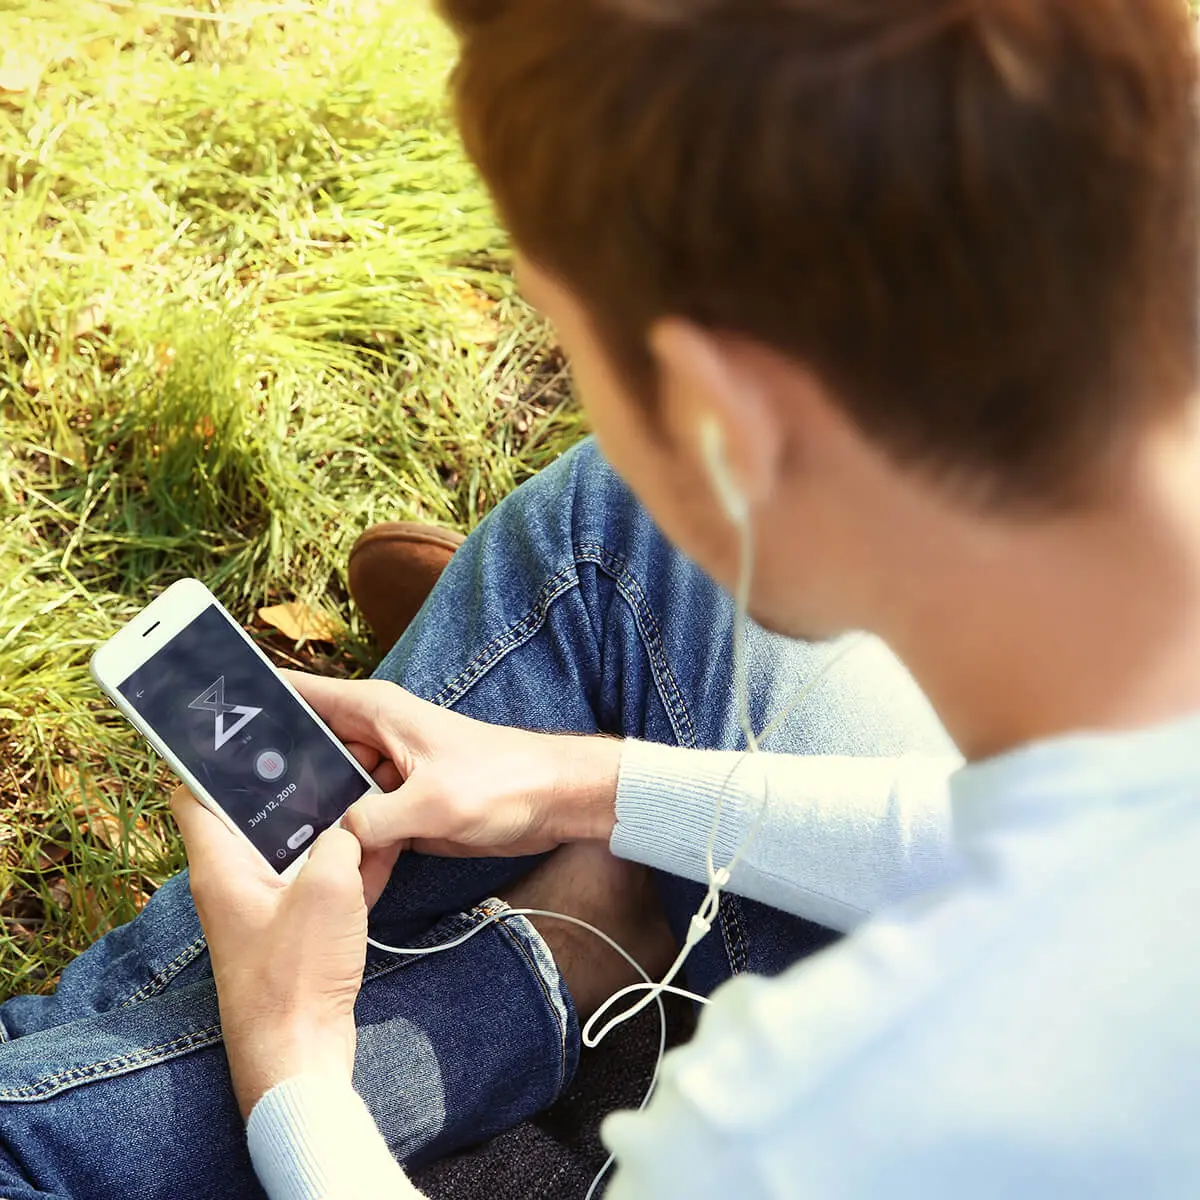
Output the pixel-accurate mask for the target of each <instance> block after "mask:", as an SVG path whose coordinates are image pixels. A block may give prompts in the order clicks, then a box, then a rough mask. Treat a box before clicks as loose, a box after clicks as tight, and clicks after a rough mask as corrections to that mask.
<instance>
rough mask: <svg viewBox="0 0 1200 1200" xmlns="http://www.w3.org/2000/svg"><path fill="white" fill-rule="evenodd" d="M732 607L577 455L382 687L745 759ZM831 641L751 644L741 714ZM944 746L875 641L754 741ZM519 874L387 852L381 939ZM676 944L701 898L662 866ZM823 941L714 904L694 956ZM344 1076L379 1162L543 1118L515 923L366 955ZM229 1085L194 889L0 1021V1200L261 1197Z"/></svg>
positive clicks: (508, 525) (550, 1011) (420, 932)
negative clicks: (383, 1149)
mask: <svg viewBox="0 0 1200 1200" xmlns="http://www.w3.org/2000/svg"><path fill="white" fill-rule="evenodd" d="M731 627H732V611H731V607H730V602H729V600H728V598H727V597H726V595H725V594H724V593H723V592H721V591H720V589H718V588H717V587H716V586H715V585H714V584H713V583H712V582H711V581H709V580H708V579H707V578H706V577H705V576H704V575H703V574H701V572H700V571H699V570H698V569H697V568H696V567H695V566H693V565H692V564H691V563H689V562H688V561H687V560H686V559H684V558H683V557H682V556H681V555H680V554H679V553H677V552H676V551H674V550H673V549H672V548H671V547H670V546H669V545H668V544H667V543H666V541H665V540H664V539H663V538H662V536H661V535H660V534H659V533H658V532H657V530H656V529H655V528H654V527H653V525H652V523H651V521H650V520H649V518H648V517H647V516H646V514H645V513H644V511H643V510H641V509H640V508H639V507H638V505H637V504H636V502H635V501H634V500H633V498H632V496H631V495H630V493H629V492H628V491H627V489H626V488H625V487H624V485H623V484H622V483H621V482H620V481H619V479H618V478H617V477H616V476H615V475H614V474H613V472H612V471H611V469H610V468H609V467H608V466H607V465H606V464H605V463H604V461H603V459H602V458H601V457H600V455H599V453H598V451H597V450H596V448H595V447H594V445H593V444H592V443H590V442H585V443H583V444H582V445H581V446H579V447H577V448H576V449H575V450H574V451H572V452H571V453H570V454H568V455H566V456H564V457H563V458H562V459H561V460H560V461H559V462H558V463H556V464H555V465H554V466H552V467H551V468H549V469H548V470H546V471H545V472H544V473H543V474H542V475H540V476H539V477H538V478H537V479H535V480H532V481H531V482H530V483H528V484H526V485H525V486H524V487H522V488H521V489H519V490H518V491H517V492H516V493H515V494H514V495H513V496H511V497H510V498H509V499H508V500H506V501H505V502H504V503H503V504H501V505H500V506H499V507H498V508H497V509H496V511H495V512H493V513H492V514H491V515H490V517H489V518H488V519H487V520H486V521H485V522H484V523H483V524H482V525H481V526H480V528H479V529H478V530H477V531H476V532H475V534H474V535H473V536H472V537H471V538H470V539H468V541H467V543H466V545H465V546H464V547H463V548H462V549H461V550H460V551H459V552H458V554H457V555H456V556H455V558H454V559H453V561H452V562H451V564H450V566H449V568H448V569H447V571H446V573H445V575H444V576H443V578H442V580H441V582H440V583H439V584H438V587H437V588H436V589H435V591H434V593H433V595H432V596H431V597H430V599H429V601H428V602H427V604H426V605H425V607H424V609H423V610H422V612H421V614H420V616H419V617H418V619H417V620H416V621H415V622H414V624H413V626H412V627H411V628H410V629H409V630H408V632H407V633H406V634H405V635H404V637H403V638H402V639H401V640H400V642H399V643H398V644H397V645H396V647H395V648H394V649H393V650H392V651H391V653H390V654H389V655H388V656H387V658H386V659H385V660H384V662H383V663H382V665H381V666H380V668H379V671H378V674H379V675H381V676H382V677H383V678H386V679H391V680H394V681H395V682H397V683H400V684H403V685H404V686H405V687H407V688H409V689H411V690H412V691H414V692H416V693H417V694H419V695H422V696H425V697H427V698H429V699H432V700H435V701H436V702H438V703H440V704H444V705H447V706H450V707H453V708H455V709H457V710H459V711H461V712H465V713H468V714H470V715H471V716H474V717H479V718H482V719H485V720H489V721H494V722H503V723H509V724H513V725H520V726H523V727H525V728H530V729H545V730H558V731H572V732H589V733H590V732H605V733H612V734H619V735H624V736H629V737H637V738H642V739H646V740H653V741H658V742H665V743H671V744H677V745H680V746H704V747H711V748H733V747H736V746H738V745H739V744H740V742H741V735H740V733H739V732H738V728H737V722H736V719H735V715H734V711H733V703H732V691H731V685H730V671H731V636H730V635H731ZM829 653H830V650H829V648H828V647H818V646H809V645H804V644H801V643H796V642H790V641H786V640H784V639H781V638H778V637H775V636H772V635H769V634H767V633H765V632H762V631H761V630H754V631H753V633H752V641H751V648H750V659H749V661H750V668H751V679H752V686H753V712H754V720H755V724H756V726H758V727H760V728H761V727H762V726H763V725H764V724H766V722H767V721H768V720H770V719H771V717H772V716H773V715H774V714H775V713H776V712H778V711H779V710H780V708H781V707H782V706H783V705H784V704H786V702H787V701H788V699H790V696H791V694H792V693H793V692H794V691H795V689H796V688H797V686H798V685H800V684H802V683H803V681H804V680H806V679H809V678H811V677H812V676H813V675H814V673H815V672H816V671H817V670H818V669H819V667H820V664H821V662H822V661H823V660H824V659H825V658H826V657H827V656H828V655H829ZM946 745H947V743H946V739H945V735H944V734H943V733H942V731H941V728H940V726H939V725H938V723H937V721H936V719H935V718H934V716H933V714H932V712H931V711H930V709H929V707H928V705H927V703H926V702H925V700H924V698H923V697H922V696H921V694H920V693H919V691H918V690H917V688H916V686H915V685H914V684H913V683H912V681H911V679H910V678H909V677H908V675H907V673H906V672H905V671H904V669H903V668H902V667H901V666H900V665H899V664H898V663H897V662H896V661H895V660H894V659H893V658H892V657H891V656H890V655H888V653H887V652H886V651H885V650H883V649H882V647H879V646H877V645H876V646H873V647H871V648H869V649H868V650H866V651H865V652H862V653H856V654H854V655H852V656H850V657H849V658H848V659H847V660H845V662H844V663H842V664H840V665H839V667H838V668H837V669H836V671H834V672H832V673H831V674H830V675H829V677H828V678H826V679H825V680H824V681H823V682H822V683H821V684H820V685H819V686H818V687H817V688H816V689H815V691H814V692H813V694H812V695H811V696H810V698H809V699H808V701H807V702H806V703H805V704H804V705H803V706H802V707H801V708H800V710H799V711H797V712H796V713H794V714H793V715H792V716H791V718H790V719H789V720H788V721H786V722H785V723H784V724H783V726H782V727H781V728H780V729H779V731H778V732H777V733H776V734H775V735H774V736H773V737H772V738H771V740H770V742H769V744H768V746H769V748H771V749H775V750H787V751H790V752H794V753H798V754H808V753H811V754H827V753H833V754H868V755H875V754H895V753H903V752H906V751H931V752H938V751H942V750H944V749H945V748H946ZM534 861H536V860H534V859H528V858H526V859H476V860H453V859H436V858H430V857H424V856H422V855H417V854H410V855H406V856H403V857H402V858H401V859H400V861H399V863H398V865H397V868H396V870H395V872H394V874H393V876H392V879H391V882H390V884H389V886H388V888H387V890H386V892H385V893H384V895H383V897H382V899H381V900H380V901H379V904H378V905H377V907H376V909H375V911H374V912H373V914H372V919H371V924H372V933H373V935H374V936H375V937H376V938H378V939H380V940H382V941H385V942H391V943H393V944H396V943H401V944H410V945H419V944H429V945H433V944H437V943H439V942H442V941H446V940H449V938H450V937H452V936H453V935H454V934H455V933H457V932H458V931H459V930H462V929H466V928H468V927H469V926H471V925H472V924H474V923H477V922H479V921H480V920H482V919H483V917H484V916H485V915H486V914H487V913H488V912H490V911H492V910H493V909H494V908H495V907H496V906H497V904H498V903H499V902H498V901H495V900H490V899H489V897H492V896H494V895H495V894H496V893H497V892H499V891H501V890H502V889H503V888H504V887H505V886H506V885H507V884H510V883H512V882H513V881H514V880H516V879H517V878H519V877H520V876H521V875H522V874H523V873H525V872H526V871H528V869H529V867H530V865H531V864H532V863H533V862H534ZM658 882H659V885H660V890H661V894H662V897H663V901H664V904H665V906H666V909H667V913H668V916H669V918H670V919H671V921H672V922H673V924H674V925H675V927H676V929H677V930H680V931H681V930H682V928H683V926H684V925H685V924H686V921H687V918H688V916H690V914H691V912H692V911H693V909H694V908H695V906H696V905H697V904H698V902H699V899H700V897H701V895H702V891H703V889H702V888H700V887H699V886H698V885H696V884H694V883H690V882H688V881H685V880H681V879H676V878H673V877H670V876H665V875H664V876H660V877H659V880H658ZM829 938H830V935H829V934H828V932H827V931H825V930H821V929H818V928H816V927H815V926H812V925H810V924H808V923H806V922H804V921H801V920H799V919H797V918H794V917H791V916H788V915H785V914H783V913H779V912H776V911H773V910H771V909H768V908H766V907H764V906H762V905H760V904H755V903H752V902H750V901H746V900H743V899H739V898H737V897H734V896H726V897H724V899H723V901H722V904H721V909H720V919H719V922H717V923H716V924H715V925H714V929H713V933H712V934H711V935H710V936H709V938H708V939H706V941H705V942H704V943H702V944H701V945H700V947H698V948H697V950H696V951H695V953H694V955H693V958H692V960H691V961H690V963H689V966H688V980H689V983H690V985H691V986H692V987H693V988H696V989H698V990H701V991H708V990H710V989H711V988H713V987H714V986H716V985H717V984H718V983H720V982H721V981H722V980H724V979H726V978H728V977H729V976H730V975H731V974H734V973H736V972H741V971H755V972H762V973H774V972H777V971H780V970H782V969H784V968H785V967H787V966H788V965H789V964H790V963H792V962H794V961H795V960H796V959H797V958H799V957H800V956H802V955H804V954H807V953H809V952H810V951H812V950H813V949H815V948H817V947H819V946H820V945H822V944H824V943H825V942H826V941H828V940H829ZM356 1015H357V1019H358V1027H359V1045H358V1055H357V1059H356V1064H355V1085H356V1086H357V1088H358V1090H359V1091H360V1092H361V1094H362V1095H363V1097H364V1099H365V1100H366V1102H367V1104H368V1106H369V1107H370V1109H371V1111H372V1113H373V1114H374V1116H375V1118H376V1120H377V1122H378V1124H379V1126H380V1129H381V1130H382V1131H383V1133H384V1135H385V1136H386V1137H387V1139H388V1142H389V1145H390V1146H391V1147H392V1150H393V1152H394V1154H395V1155H396V1157H397V1159H399V1160H401V1161H404V1162H406V1163H409V1164H419V1163H421V1162H425V1161H429V1160H430V1159H432V1158H435V1157H438V1156H441V1155H444V1154H446V1153H449V1152H450V1151H452V1150H455V1149H459V1148H462V1147H464V1146H467V1145H470V1144H473V1143H476V1142H479V1141H481V1140H483V1139H485V1138H487V1137H489V1136H491V1135H493V1134H495V1133H497V1132H499V1131H500V1130H502V1129H504V1128H507V1127H509V1126H511V1125H513V1124H515V1123H517V1122H519V1121H521V1120H523V1119H525V1118H526V1117H528V1116H530V1115H532V1114H533V1113H535V1112H537V1111H539V1110H541V1109H542V1108H544V1107H546V1106H547V1105H548V1104H550V1103H551V1102H552V1101H553V1100H554V1099H555V1097H557V1096H558V1095H559V1094H560V1093H561V1091H562V1090H563V1088H564V1087H565V1086H566V1084H567V1083H568V1082H569V1081H570V1078H571V1075H572V1072H573V1070H574V1067H575V1064H576V1061H577V1058H578V1050H579V1032H578V1025H577V1021H576V1018H575V1014H574V1010H573V1007H572V1005H571V1001H570V997H569V995H568V994H567V991H566V989H565V987H563V985H562V982H561V980H560V979H559V977H558V974H557V972H556V970H555V967H554V964H553V961H552V959H551V958H550V956H549V954H548V952H547V950H546V947H545V944H544V943H543V942H542V941H541V939H540V938H539V936H538V935H537V933H536V931H534V930H533V928H532V926H530V925H529V924H528V923H526V922H525V921H523V920H521V919H513V920H509V921H506V922H502V923H499V924H497V925H493V926H491V927H490V928H489V929H487V930H485V931H484V932H483V933H481V934H480V935H479V936H477V937H475V938H472V939H471V940H470V941H468V942H467V943H466V944H465V945H463V946H462V947H460V948H459V949H458V950H456V951H453V952H451V953H448V954H444V955H443V954H439V955H433V956H430V957H428V958H422V959H415V960H414V959H402V958H393V957H389V956H387V955H384V954H378V953H376V952H375V951H372V952H371V953H370V955H369V958H368V964H367V970H366V975H365V979H364V984H363V988H362V993H361V995H360V998H359V1002H358V1008H357V1014H356ZM262 1194H263V1193H262V1191H261V1189H260V1188H259V1186H258V1184H257V1182H256V1180H255V1179H254V1175H253V1172H252V1170H251V1166H250V1162H249V1159H248V1156H247V1153H246V1150H245V1138H244V1129H243V1125H242V1122H241V1119H240V1117H239V1115H238V1112H237V1109H236V1106H235V1104H234V1100H233V1096H232V1093H231V1090H230V1085H229V1077H228V1071H227V1067H226V1062H225V1055H224V1050H223V1047H222V1044H221V1031H220V1025H219V1022H218V1019H217V1002H216V995H215V992H214V988H213V983H212V976H211V971H210V968H209V962H208V956H207V952H206V950H205V945H204V939H203V936H202V934H201V931H200V927H199V923H198V921H197V918H196V914H195V910H194V908H193V907H192V903H191V898H190V895H189V892H188V884H187V878H186V874H185V875H181V876H178V877H176V878H175V879H172V880H170V881H169V882H168V883H167V884H166V885H164V886H163V887H162V888H161V889H160V890H159V891H158V892H157V893H156V894H155V896H154V897H153V898H152V899H151V901H150V903H149V904H148V905H147V907H146V909H145V911H144V912H143V913H142V914H141V915H140V916H139V917H138V918H137V919H136V920H135V921H133V922H131V923H130V924H128V925H126V926H123V927H122V928H120V929H117V930H115V931H114V932H112V933H111V934H109V935H108V936H107V937H105V938H103V939H102V940H101V941H99V942H98V943H97V944H96V945H94V946H92V947H91V948H90V949H89V950H88V951H86V952H85V953H84V954H82V955H81V956H80V957H79V958H78V959H76V960H75V962H73V963H72V964H71V965H70V966H69V967H68V968H67V970H66V971H65V972H64V974H63V978H62V982H61V984H60V986H59V988H58V991H57V992H56V993H55V994H54V995H53V996H18V997H15V998H13V999H11V1000H9V1001H7V1002H6V1003H5V1004H3V1005H2V1006H0V1196H3V1197H5V1200H27V1198H31V1197H71V1198H72V1200H83V1198H90V1197H105V1198H109V1197H114V1196H120V1197H123V1198H127V1200H152V1198H153V1200H157V1198H159V1197H162V1198H165V1197H172V1198H174V1200H186V1198H189V1197H196V1198H200V1197H204V1198H212V1200H216V1198H217V1197H221V1198H222V1200H228V1198H229V1197H242V1196H245V1197H259V1196H262Z"/></svg>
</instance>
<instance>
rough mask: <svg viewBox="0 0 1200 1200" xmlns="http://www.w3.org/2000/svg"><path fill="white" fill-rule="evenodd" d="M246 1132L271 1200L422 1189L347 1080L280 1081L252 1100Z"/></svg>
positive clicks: (347, 1199)
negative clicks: (411, 1180) (394, 1154)
mask: <svg viewBox="0 0 1200 1200" xmlns="http://www.w3.org/2000/svg"><path fill="white" fill-rule="evenodd" d="M246 1139H247V1141H248V1143H249V1146H250V1159H251V1161H252V1162H253V1164H254V1170H255V1172H256V1173H257V1174H258V1178H259V1180H260V1182H261V1183H262V1185H263V1188H264V1189H265V1191H266V1193H267V1195H268V1196H269V1197H270V1198H271V1200H351V1197H352V1196H353V1200H366V1197H370V1196H383V1195H387V1196H388V1197H389V1198H395V1200H404V1198H405V1197H416V1196H419V1195H420V1193H419V1192H418V1191H417V1190H416V1188H414V1187H413V1186H412V1184H411V1183H409V1182H408V1179H407V1177H406V1176H405V1175H404V1173H403V1172H402V1171H401V1169H400V1167H399V1165H398V1164H397V1163H396V1161H395V1160H394V1159H393V1158H392V1156H391V1153H390V1152H389V1150H388V1148H387V1143H386V1142H385V1141H384V1140H383V1136H382V1135H381V1134H380V1132H379V1130H378V1128H377V1127H376V1125H375V1122H374V1120H373V1119H372V1117H371V1114H370V1113H369V1112H368V1111H367V1106H366V1105H365V1104H364V1103H363V1101H362V1098H361V1097H360V1096H359V1095H358V1093H357V1092H356V1091H355V1090H354V1088H353V1087H352V1086H351V1085H350V1083H349V1081H347V1080H342V1079H335V1078H332V1077H330V1076H328V1075H318V1074H308V1075H297V1076H295V1077H294V1078H292V1079H288V1080H286V1081H285V1082H283V1083H281V1084H278V1085H277V1086H276V1087H273V1088H272V1089H271V1090H270V1091H269V1092H267V1094H266V1095H265V1096H263V1097H262V1099H261V1100H259V1102H258V1103H257V1104H256V1105H255V1106H254V1110H253V1111H252V1112H251V1113H250V1120H249V1122H248V1123H247V1125H246Z"/></svg>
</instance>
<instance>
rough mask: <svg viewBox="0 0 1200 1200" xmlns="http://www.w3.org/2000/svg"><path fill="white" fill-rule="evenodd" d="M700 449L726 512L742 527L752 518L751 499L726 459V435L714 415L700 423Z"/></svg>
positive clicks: (709, 475) (718, 497)
mask: <svg viewBox="0 0 1200 1200" xmlns="http://www.w3.org/2000/svg"><path fill="white" fill-rule="evenodd" d="M700 449H701V451H702V453H703V455H704V465H705V467H706V468H707V469H708V478H709V482H710V483H711V484H712V486H713V491H714V492H716V494H717V499H718V500H719V501H720V502H721V508H722V509H723V510H724V512H725V515H726V516H727V517H728V518H729V519H730V520H731V521H732V522H733V523H734V524H735V525H737V526H738V527H739V528H740V527H742V526H744V525H745V524H746V523H747V521H749V519H750V501H749V500H747V499H746V496H745V494H744V493H743V491H742V489H741V488H740V487H739V486H738V483H737V481H736V480H735V479H734V478H733V475H732V473H731V472H730V470H729V464H728V462H727V461H726V460H725V438H724V435H723V434H722V433H721V426H720V424H719V422H718V421H717V418H716V417H714V416H712V415H711V414H710V415H708V416H706V417H704V418H703V419H702V420H701V422H700Z"/></svg>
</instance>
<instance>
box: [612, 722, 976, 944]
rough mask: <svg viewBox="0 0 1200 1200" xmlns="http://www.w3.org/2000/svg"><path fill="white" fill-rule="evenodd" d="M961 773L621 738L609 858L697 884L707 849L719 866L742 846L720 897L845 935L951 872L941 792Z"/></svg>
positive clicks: (938, 764)
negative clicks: (730, 895)
mask: <svg viewBox="0 0 1200 1200" xmlns="http://www.w3.org/2000/svg"><path fill="white" fill-rule="evenodd" d="M959 766H961V759H959V758H956V757H951V756H947V757H936V756H924V755H910V756H905V757H901V758H841V757H800V756H794V755H784V754H766V753H762V754H755V755H749V754H743V753H738V752H727V751H712V750H686V749H680V748H678V747H674V746H660V745H654V744H651V743H648V742H635V741H630V742H627V743H626V744H625V748H624V750H623V752H622V758H621V772H620V779H619V783H618V788H617V822H616V827H615V829H614V830H613V835H612V841H611V847H612V851H613V853H614V854H617V855H619V856H621V857H623V858H628V859H632V860H634V861H636V862H641V863H645V864H646V865H648V866H651V867H656V868H658V869H660V870H663V871H668V872H670V873H671V874H674V875H680V876H683V877H684V878H686V879H693V880H696V881H697V882H700V883H703V882H705V881H706V880H707V873H706V872H707V850H708V846H709V844H710V841H712V842H713V862H714V866H715V867H716V868H720V867H725V866H728V865H729V863H730V862H731V861H732V860H733V858H734V855H735V854H736V853H737V851H738V849H739V847H741V846H743V845H745V849H744V850H743V852H742V854H741V856H740V858H739V859H738V861H737V864H736V866H735V867H734V869H733V872H732V875H731V879H730V887H729V890H731V891H733V892H736V893H737V894H738V895H742V896H745V897H747V898H748V899H751V900H759V901H762V902H763V903H764V904H769V905H771V906H772V907H773V908H778V909H782V910H783V911H785V912H790V913H794V914H795V915H796V916H800V917H805V918H807V919H808V920H810V921H815V922H817V923H819V924H821V925H825V926H827V927H828V928H830V929H836V930H838V931H840V932H843V933H845V932H849V931H850V930H851V929H853V928H855V926H857V925H858V924H859V923H860V922H862V921H863V920H865V919H866V918H867V917H868V916H870V915H871V914H872V913H874V912H876V911H878V910H879V909H881V908H883V907H885V906H886V905H889V904H892V903H894V902H896V901H899V900H902V899H904V898H906V897H908V896H910V895H913V894H915V893H917V892H920V891H924V890H926V889H927V888H930V887H933V886H936V885H937V884H940V883H943V882H946V881H947V880H948V879H949V878H950V876H951V875H952V874H953V872H954V870H955V862H954V857H953V851H952V843H951V838H950V802H949V791H948V788H947V783H948V781H949V778H950V776H951V774H952V773H953V772H954V771H955V770H957V769H958V767H959ZM764 805H765V807H764ZM714 831H715V840H714ZM747 839H749V841H748V843H747Z"/></svg>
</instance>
